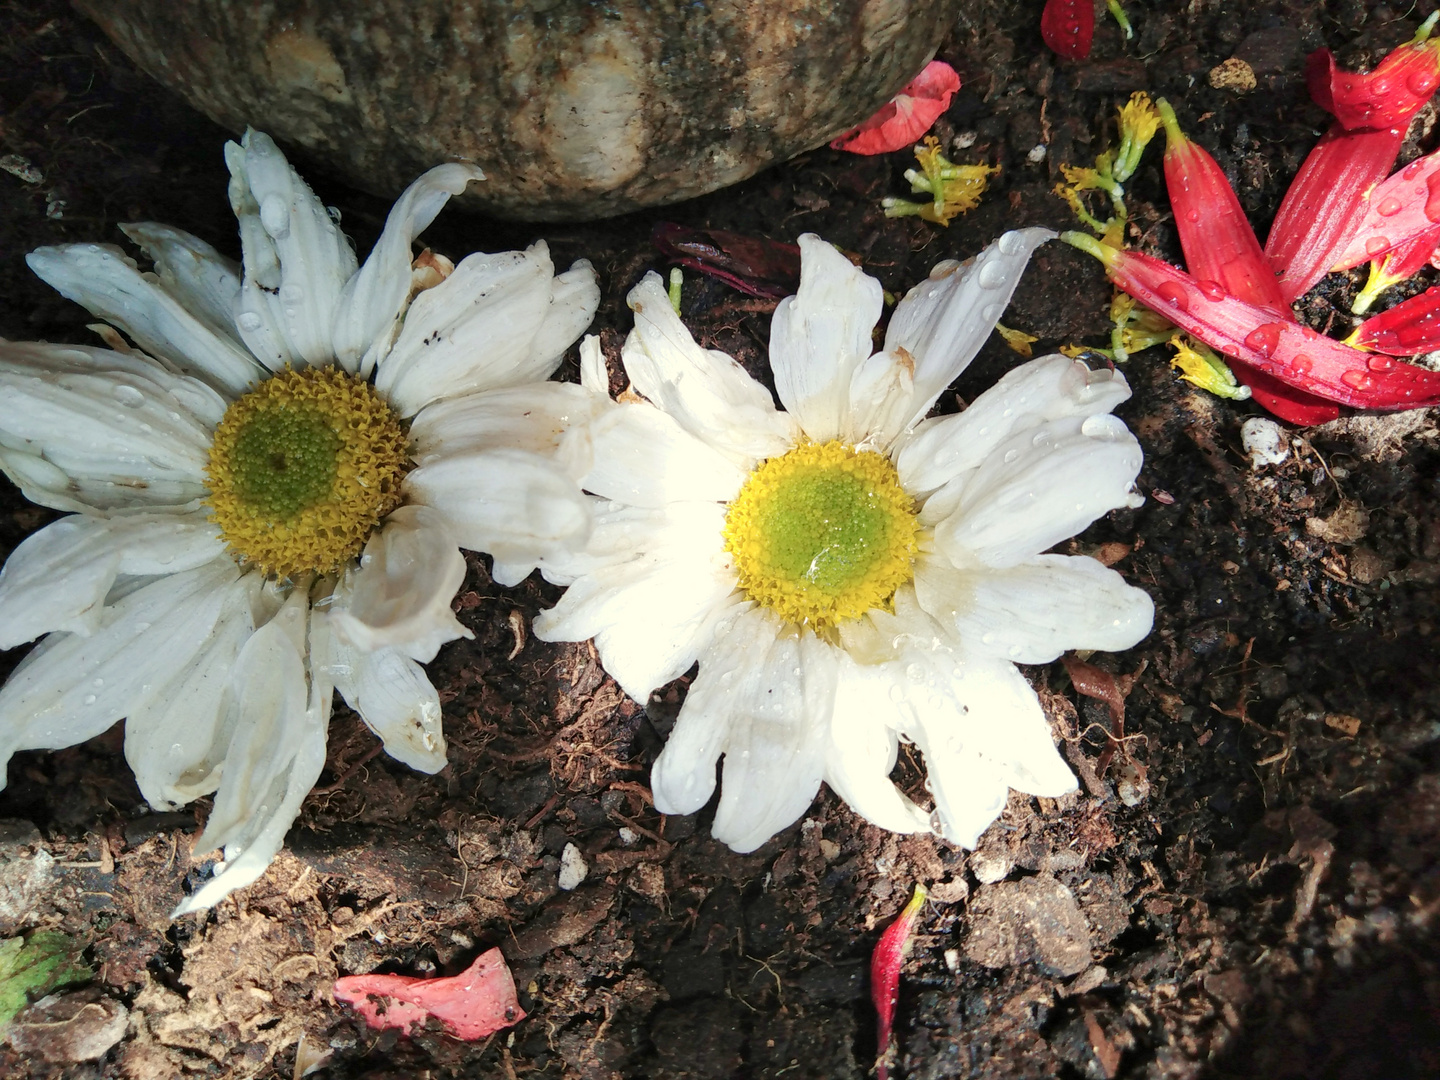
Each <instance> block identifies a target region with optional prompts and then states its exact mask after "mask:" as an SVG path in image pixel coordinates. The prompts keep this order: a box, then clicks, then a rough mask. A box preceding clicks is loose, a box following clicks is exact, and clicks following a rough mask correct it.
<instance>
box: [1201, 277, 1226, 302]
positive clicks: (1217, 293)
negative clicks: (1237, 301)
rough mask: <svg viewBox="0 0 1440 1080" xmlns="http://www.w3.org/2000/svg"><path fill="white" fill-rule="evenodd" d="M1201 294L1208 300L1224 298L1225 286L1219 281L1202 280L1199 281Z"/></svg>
mask: <svg viewBox="0 0 1440 1080" xmlns="http://www.w3.org/2000/svg"><path fill="white" fill-rule="evenodd" d="M1199 287H1200V295H1202V296H1203V297H1205V299H1206V300H1224V299H1225V286H1223V285H1221V284H1220V283H1219V282H1218V281H1202V282H1200V283H1199Z"/></svg>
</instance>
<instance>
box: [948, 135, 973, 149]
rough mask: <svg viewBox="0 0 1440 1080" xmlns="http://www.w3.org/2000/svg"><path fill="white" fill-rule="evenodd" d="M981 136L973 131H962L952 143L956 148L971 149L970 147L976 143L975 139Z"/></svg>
mask: <svg viewBox="0 0 1440 1080" xmlns="http://www.w3.org/2000/svg"><path fill="white" fill-rule="evenodd" d="M979 137H980V136H978V135H976V134H975V132H973V131H962V132H961V133H960V134H959V135H956V136H955V138H954V139H952V140H951V142H950V145H951V146H953V147H954V148H955V149H956V150H969V149H970V147H972V146H974V145H975V140H976V139H978V138H979Z"/></svg>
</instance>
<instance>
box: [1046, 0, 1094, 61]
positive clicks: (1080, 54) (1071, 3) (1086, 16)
mask: <svg viewBox="0 0 1440 1080" xmlns="http://www.w3.org/2000/svg"><path fill="white" fill-rule="evenodd" d="M1040 36H1041V37H1042V38H1044V39H1045V44H1046V45H1049V46H1050V48H1051V50H1052V51H1054V52H1055V53H1057V54H1059V55H1060V56H1063V57H1065V58H1066V59H1067V60H1084V59H1085V58H1086V57H1087V56H1089V55H1090V41H1091V39H1092V38H1093V37H1094V36H1095V5H1094V2H1093V0H1045V10H1044V11H1043V12H1041V14H1040Z"/></svg>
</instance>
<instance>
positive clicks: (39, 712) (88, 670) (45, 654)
mask: <svg viewBox="0 0 1440 1080" xmlns="http://www.w3.org/2000/svg"><path fill="white" fill-rule="evenodd" d="M238 577H239V569H238V568H237V567H236V566H235V564H234V563H233V562H232V561H230V560H229V559H216V560H214V561H213V562H210V563H208V564H206V565H205V566H202V567H198V568H197V569H194V570H187V571H185V572H184V573H180V574H172V575H170V576H167V577H163V578H160V579H159V580H158V581H155V582H152V583H151V584H149V585H146V586H144V587H143V588H141V589H138V590H136V591H135V592H133V593H130V594H129V595H128V596H126V597H125V598H124V599H122V600H120V601H119V602H118V603H116V604H115V605H113V606H112V607H109V608H106V609H105V612H104V614H103V615H102V617H101V622H100V626H99V628H98V629H96V630H95V632H94V633H92V634H91V635H90V636H89V637H80V636H78V635H75V634H52V635H50V636H49V637H47V638H46V639H45V640H44V641H43V642H41V644H40V645H39V646H37V647H36V648H35V649H33V650H31V652H30V655H29V656H27V657H26V658H25V659H24V660H23V661H22V662H21V664H20V666H19V667H18V668H16V669H15V672H14V674H12V675H11V676H10V679H9V681H8V682H7V683H6V684H5V686H4V687H3V688H0V767H3V765H4V763H5V762H7V761H9V759H10V755H11V754H13V753H14V752H15V751H17V750H38V749H47V750H54V749H58V748H60V747H63V746H74V745H75V744H76V743H81V742H84V741H85V740H86V739H90V738H93V737H94V736H96V735H98V734H100V733H101V732H102V731H104V730H105V729H106V728H108V727H109V726H110V725H111V724H113V723H115V721H117V720H119V719H120V718H121V717H122V716H125V715H126V714H127V713H129V712H130V710H131V709H133V708H135V707H137V706H138V705H140V704H143V703H144V702H145V701H147V700H148V699H149V697H150V696H151V695H152V694H154V693H155V692H156V689H157V688H158V687H161V686H164V685H165V684H166V683H167V682H168V681H169V679H170V677H171V675H172V673H173V672H174V671H175V670H176V669H177V668H179V667H182V666H183V665H185V664H187V663H189V661H190V660H191V658H192V657H194V655H195V654H196V653H197V652H198V651H199V650H200V648H201V647H202V646H203V644H204V642H205V641H206V640H207V639H208V637H209V635H210V633H211V631H212V629H213V628H214V626H215V622H216V620H217V618H218V617H219V612H220V609H221V608H222V607H223V605H224V602H225V598H226V586H227V585H228V584H229V583H230V582H233V581H234V580H235V579H236V578H238Z"/></svg>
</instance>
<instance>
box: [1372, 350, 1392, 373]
mask: <svg viewBox="0 0 1440 1080" xmlns="http://www.w3.org/2000/svg"><path fill="white" fill-rule="evenodd" d="M1365 366H1366V367H1368V368H1369V369H1370V370H1371V371H1389V370H1390V369H1391V368H1393V367H1394V366H1395V359H1394V358H1393V357H1390V356H1385V355H1383V354H1382V353H1376V354H1375V355H1374V356H1372V357H1370V359H1369V360H1367V361H1365Z"/></svg>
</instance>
